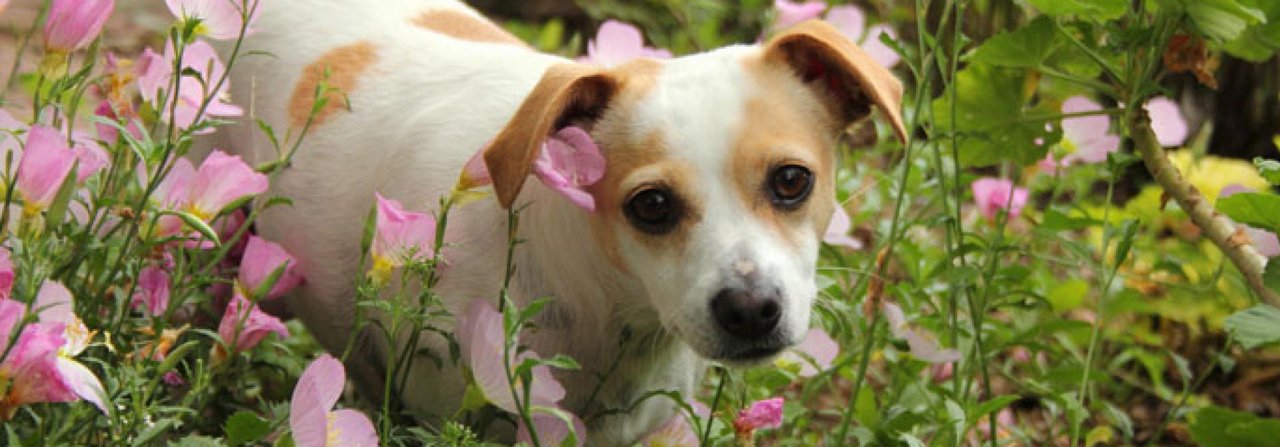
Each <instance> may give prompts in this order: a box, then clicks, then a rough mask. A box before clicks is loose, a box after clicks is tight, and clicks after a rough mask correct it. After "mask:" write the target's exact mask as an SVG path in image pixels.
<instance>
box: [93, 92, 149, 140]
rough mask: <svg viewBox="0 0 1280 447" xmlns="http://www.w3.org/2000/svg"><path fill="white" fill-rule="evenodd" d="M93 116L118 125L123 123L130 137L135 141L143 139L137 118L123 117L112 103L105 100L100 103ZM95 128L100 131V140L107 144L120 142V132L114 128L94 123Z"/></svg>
mask: <svg viewBox="0 0 1280 447" xmlns="http://www.w3.org/2000/svg"><path fill="white" fill-rule="evenodd" d="M93 114H94V115H97V116H100V117H102V118H106V119H107V120H110V121H114V122H117V123H119V122H122V121H123V122H124V125H125V129H126V130H128V131H129V136H131V137H133V139H135V140H141V139H142V128H140V127H138V121H137V120H136V118H137V116H135V115H132V114H126V115H125V116H123V117H121V116H120V114H118V113H116V110H115V109H114V108H112V107H111V102H110V101H106V100H103V101H102V102H101V103H99V104H98V107H97V108H96V109H94V110H93ZM94 128H95V129H96V130H97V131H98V138H101V139H102V140H103V141H106V142H107V143H115V142H117V141H119V140H120V132H119V131H118V130H116V128H115V127H113V126H108V125H106V124H102V123H94Z"/></svg>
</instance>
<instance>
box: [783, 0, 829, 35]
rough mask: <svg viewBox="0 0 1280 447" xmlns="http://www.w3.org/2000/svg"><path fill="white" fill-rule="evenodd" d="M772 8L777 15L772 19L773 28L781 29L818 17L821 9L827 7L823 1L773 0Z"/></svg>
mask: <svg viewBox="0 0 1280 447" xmlns="http://www.w3.org/2000/svg"><path fill="white" fill-rule="evenodd" d="M773 9H774V10H775V11H776V12H777V16H776V17H775V18H774V20H773V29H774V30H783V29H786V28H789V27H791V26H792V25H795V24H797V23H800V22H803V21H805V20H812V19H816V18H818V16H819V15H821V14H822V11H824V10H826V9H827V3H826V2H824V1H809V2H804V3H795V2H789V1H787V0H774V2H773Z"/></svg>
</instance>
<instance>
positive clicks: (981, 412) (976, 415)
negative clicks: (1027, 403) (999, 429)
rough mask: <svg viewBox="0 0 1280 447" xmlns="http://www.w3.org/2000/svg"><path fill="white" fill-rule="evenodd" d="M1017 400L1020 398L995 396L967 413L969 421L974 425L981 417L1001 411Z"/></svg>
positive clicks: (1007, 395)
mask: <svg viewBox="0 0 1280 447" xmlns="http://www.w3.org/2000/svg"><path fill="white" fill-rule="evenodd" d="M1018 399H1021V397H1019V396H1014V395H1009V394H1006V395H1003V396H996V397H995V398H994V399H991V400H988V401H986V402H983V403H980V404H978V406H977V407H974V408H973V411H972V412H971V413H969V420H970V421H974V422H975V423H976V422H978V421H980V420H981V419H982V417H983V416H986V415H988V414H992V413H995V412H998V411H1000V410H1003V409H1004V408H1005V407H1007V406H1009V404H1011V403H1013V402H1014V401H1016V400H1018Z"/></svg>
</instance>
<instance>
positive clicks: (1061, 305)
mask: <svg viewBox="0 0 1280 447" xmlns="http://www.w3.org/2000/svg"><path fill="white" fill-rule="evenodd" d="M1088 294H1089V283H1088V282H1086V281H1085V280H1083V279H1072V280H1069V281H1066V282H1063V283H1060V284H1058V285H1057V286H1054V287H1053V288H1052V289H1049V293H1048V294H1047V295H1046V296H1045V298H1046V299H1048V300H1049V304H1051V305H1053V311H1054V312H1057V313H1062V312H1066V311H1069V310H1073V309H1077V308H1079V307H1080V306H1081V305H1083V304H1084V298H1085V296H1086V295H1088Z"/></svg>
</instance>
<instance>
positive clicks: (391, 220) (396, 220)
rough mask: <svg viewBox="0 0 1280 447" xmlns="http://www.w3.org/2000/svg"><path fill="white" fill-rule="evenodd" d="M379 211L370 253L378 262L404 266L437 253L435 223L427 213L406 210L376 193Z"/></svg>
mask: <svg viewBox="0 0 1280 447" xmlns="http://www.w3.org/2000/svg"><path fill="white" fill-rule="evenodd" d="M375 196H376V198H377V202H378V209H377V212H376V215H375V217H374V223H375V226H374V236H373V246H372V247H371V250H370V251H371V252H372V255H373V257H374V259H375V260H382V261H384V262H387V263H389V264H390V265H392V266H396V267H399V266H402V265H404V264H405V263H407V262H409V261H410V260H412V259H429V258H431V257H432V256H433V255H434V253H435V251H434V250H432V247H434V246H435V239H436V220H435V218H433V217H431V216H429V215H427V214H426V213H417V212H412V211H406V210H405V209H404V207H402V206H401V205H400V202H397V201H395V200H391V199H387V198H385V197H382V194H375Z"/></svg>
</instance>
